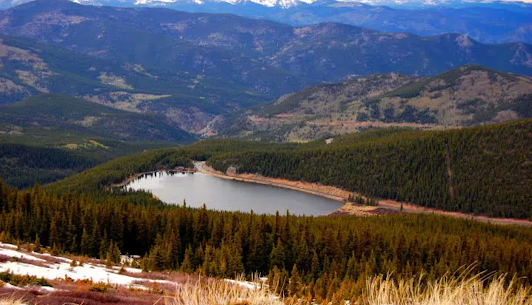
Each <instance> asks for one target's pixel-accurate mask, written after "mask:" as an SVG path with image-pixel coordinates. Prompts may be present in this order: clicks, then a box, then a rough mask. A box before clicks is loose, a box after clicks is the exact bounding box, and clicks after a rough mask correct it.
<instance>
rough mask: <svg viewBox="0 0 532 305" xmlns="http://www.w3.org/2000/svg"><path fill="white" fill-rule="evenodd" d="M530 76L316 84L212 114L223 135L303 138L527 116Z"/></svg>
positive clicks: (476, 69)
mask: <svg viewBox="0 0 532 305" xmlns="http://www.w3.org/2000/svg"><path fill="white" fill-rule="evenodd" d="M531 109H532V78H531V77H525V76H519V75H514V74H509V73H503V72H498V71H495V70H491V69H487V68H484V67H480V66H463V67H460V68H457V69H453V70H451V71H448V72H446V73H443V74H439V75H436V76H433V77H412V76H408V75H404V74H399V73H389V74H377V75H372V76H369V77H361V78H357V79H354V80H350V81H347V82H342V83H338V84H328V85H320V86H316V87H311V88H308V89H305V90H302V91H300V92H296V93H292V94H288V95H285V96H283V97H281V98H280V99H279V100H277V101H275V102H273V103H270V104H267V105H261V106H257V107H254V108H252V109H248V110H246V111H243V112H241V113H239V114H231V115H228V116H225V117H224V118H221V119H219V120H218V121H217V122H216V124H214V125H213V126H214V128H215V129H216V130H217V132H218V133H220V134H221V135H224V136H238V137H248V138H253V139H265V140H275V141H288V140H289V141H308V140H314V139H318V138H324V137H329V136H335V135H338V134H345V133H351V132H355V131H359V130H365V129H369V128H374V127H377V128H383V127H410V128H425V129H443V128H447V127H460V126H470V125H479V124H488V123H497V122H503V121H509V120H515V119H519V118H530V117H532V111H531Z"/></svg>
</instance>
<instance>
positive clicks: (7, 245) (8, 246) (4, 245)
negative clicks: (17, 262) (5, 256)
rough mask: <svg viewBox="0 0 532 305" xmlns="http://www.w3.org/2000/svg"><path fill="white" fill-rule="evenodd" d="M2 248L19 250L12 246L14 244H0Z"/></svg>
mask: <svg viewBox="0 0 532 305" xmlns="http://www.w3.org/2000/svg"><path fill="white" fill-rule="evenodd" d="M0 247H2V248H9V249H18V247H17V246H15V245H12V244H4V243H0Z"/></svg>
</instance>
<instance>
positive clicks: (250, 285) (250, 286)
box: [224, 277, 268, 290]
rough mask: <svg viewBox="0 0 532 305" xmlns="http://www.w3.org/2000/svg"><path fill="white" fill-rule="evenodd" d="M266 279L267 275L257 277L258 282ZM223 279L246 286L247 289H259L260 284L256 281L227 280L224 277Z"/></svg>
mask: <svg viewBox="0 0 532 305" xmlns="http://www.w3.org/2000/svg"><path fill="white" fill-rule="evenodd" d="M267 280H268V278H267V277H261V278H260V279H259V281H260V282H262V283H264V282H266V281H267ZM224 281H226V282H228V283H231V284H235V285H238V286H240V287H244V288H247V289H250V290H255V289H257V288H259V289H260V284H258V283H256V282H248V281H239V280H229V279H225V280H224Z"/></svg>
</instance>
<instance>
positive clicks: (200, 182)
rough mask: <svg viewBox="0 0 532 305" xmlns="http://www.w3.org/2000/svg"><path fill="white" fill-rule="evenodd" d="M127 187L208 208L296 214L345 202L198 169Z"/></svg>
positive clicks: (144, 179)
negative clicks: (218, 175)
mask: <svg viewBox="0 0 532 305" xmlns="http://www.w3.org/2000/svg"><path fill="white" fill-rule="evenodd" d="M127 188H131V189H134V190H145V191H150V192H151V193H152V194H154V195H155V196H157V197H159V198H161V200H162V201H164V202H166V203H174V204H182V203H183V200H186V202H187V206H191V207H201V206H203V203H205V204H206V205H207V208H208V209H213V210H225V211H242V212H249V211H251V210H253V211H254V212H255V213H256V214H275V212H276V211H279V212H280V213H281V214H284V213H286V210H289V211H290V213H291V214H296V215H313V216H317V215H323V214H327V213H330V212H333V211H334V210H336V209H338V208H339V207H341V206H342V203H341V202H338V201H336V200H331V199H327V198H323V197H319V196H315V195H311V194H307V193H302V192H298V191H294V190H289V189H283V188H279V187H274V186H268V185H262V184H254V183H246V182H239V181H233V180H226V179H221V178H216V177H212V176H209V175H205V174H201V173H195V174H182V173H173V174H172V173H166V172H158V173H154V174H147V175H144V176H142V177H140V178H138V179H136V180H135V181H133V182H131V183H129V184H128V185H127Z"/></svg>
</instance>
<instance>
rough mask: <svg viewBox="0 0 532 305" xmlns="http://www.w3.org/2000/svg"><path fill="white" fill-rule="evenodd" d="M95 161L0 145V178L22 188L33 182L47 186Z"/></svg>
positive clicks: (42, 149)
mask: <svg viewBox="0 0 532 305" xmlns="http://www.w3.org/2000/svg"><path fill="white" fill-rule="evenodd" d="M94 164H95V161H93V160H90V159H88V158H85V157H82V156H77V155H74V154H71V153H69V152H67V151H64V150H61V149H54V148H45V147H34V146H26V145H20V144H0V177H4V179H5V182H6V183H7V184H9V185H11V186H14V187H18V188H25V187H29V186H32V185H33V184H34V183H35V182H36V181H38V182H41V183H49V182H53V181H55V180H59V179H62V178H65V177H66V176H68V175H72V174H75V173H78V172H81V171H83V170H85V169H87V168H90V167H92V166H94Z"/></svg>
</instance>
